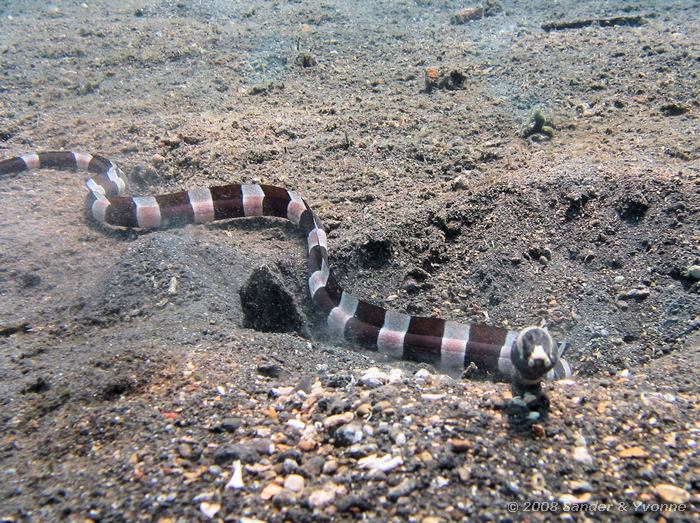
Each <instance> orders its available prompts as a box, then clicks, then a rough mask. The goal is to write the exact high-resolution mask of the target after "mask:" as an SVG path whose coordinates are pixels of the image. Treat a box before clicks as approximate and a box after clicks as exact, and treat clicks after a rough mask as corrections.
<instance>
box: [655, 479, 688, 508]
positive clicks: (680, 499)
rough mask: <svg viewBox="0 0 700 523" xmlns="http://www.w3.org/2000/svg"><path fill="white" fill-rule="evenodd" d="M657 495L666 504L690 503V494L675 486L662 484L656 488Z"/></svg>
mask: <svg viewBox="0 0 700 523" xmlns="http://www.w3.org/2000/svg"><path fill="white" fill-rule="evenodd" d="M654 491H655V492H656V494H657V495H658V496H659V497H660V498H661V499H662V500H663V501H665V502H666V503H677V504H679V503H687V502H688V501H690V493H689V492H688V491H686V490H684V489H682V488H680V487H676V486H675V485H669V484H668V483H661V484H659V485H656V487H654Z"/></svg>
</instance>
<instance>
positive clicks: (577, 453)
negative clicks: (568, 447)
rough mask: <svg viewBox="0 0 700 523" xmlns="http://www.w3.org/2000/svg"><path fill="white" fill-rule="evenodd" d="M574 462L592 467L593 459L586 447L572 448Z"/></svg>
mask: <svg viewBox="0 0 700 523" xmlns="http://www.w3.org/2000/svg"><path fill="white" fill-rule="evenodd" d="M573 457H574V460H576V461H578V462H579V463H583V464H584V465H592V464H593V457H592V456H591V455H590V453H589V452H588V449H587V448H586V447H574V456H573Z"/></svg>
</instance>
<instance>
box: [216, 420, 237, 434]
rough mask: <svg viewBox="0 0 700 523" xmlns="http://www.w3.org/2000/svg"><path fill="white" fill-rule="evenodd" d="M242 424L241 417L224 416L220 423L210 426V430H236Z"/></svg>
mask: <svg viewBox="0 0 700 523" xmlns="http://www.w3.org/2000/svg"><path fill="white" fill-rule="evenodd" d="M241 425H243V420H242V419H241V418H224V419H222V420H221V423H219V424H218V425H215V426H213V427H212V428H211V431H212V432H236V430H237V429H238V428H239V427H240V426H241Z"/></svg>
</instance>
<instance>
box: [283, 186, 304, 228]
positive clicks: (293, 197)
mask: <svg viewBox="0 0 700 523" xmlns="http://www.w3.org/2000/svg"><path fill="white" fill-rule="evenodd" d="M287 194H289V203H288V204H287V219H288V220H289V221H290V222H292V223H293V224H294V225H299V222H300V221H301V215H302V214H304V211H305V210H306V206H304V200H302V199H301V196H299V195H298V194H297V193H295V192H294V191H287Z"/></svg>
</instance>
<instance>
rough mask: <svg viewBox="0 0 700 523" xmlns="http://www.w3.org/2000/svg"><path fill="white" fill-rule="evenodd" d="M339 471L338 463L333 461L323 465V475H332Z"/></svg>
mask: <svg viewBox="0 0 700 523" xmlns="http://www.w3.org/2000/svg"><path fill="white" fill-rule="evenodd" d="M337 470H338V462H337V461H335V460H333V459H330V460H328V461H326V462H325V463H324V464H323V473H324V474H328V475H331V474H334V473H335V471H337Z"/></svg>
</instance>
